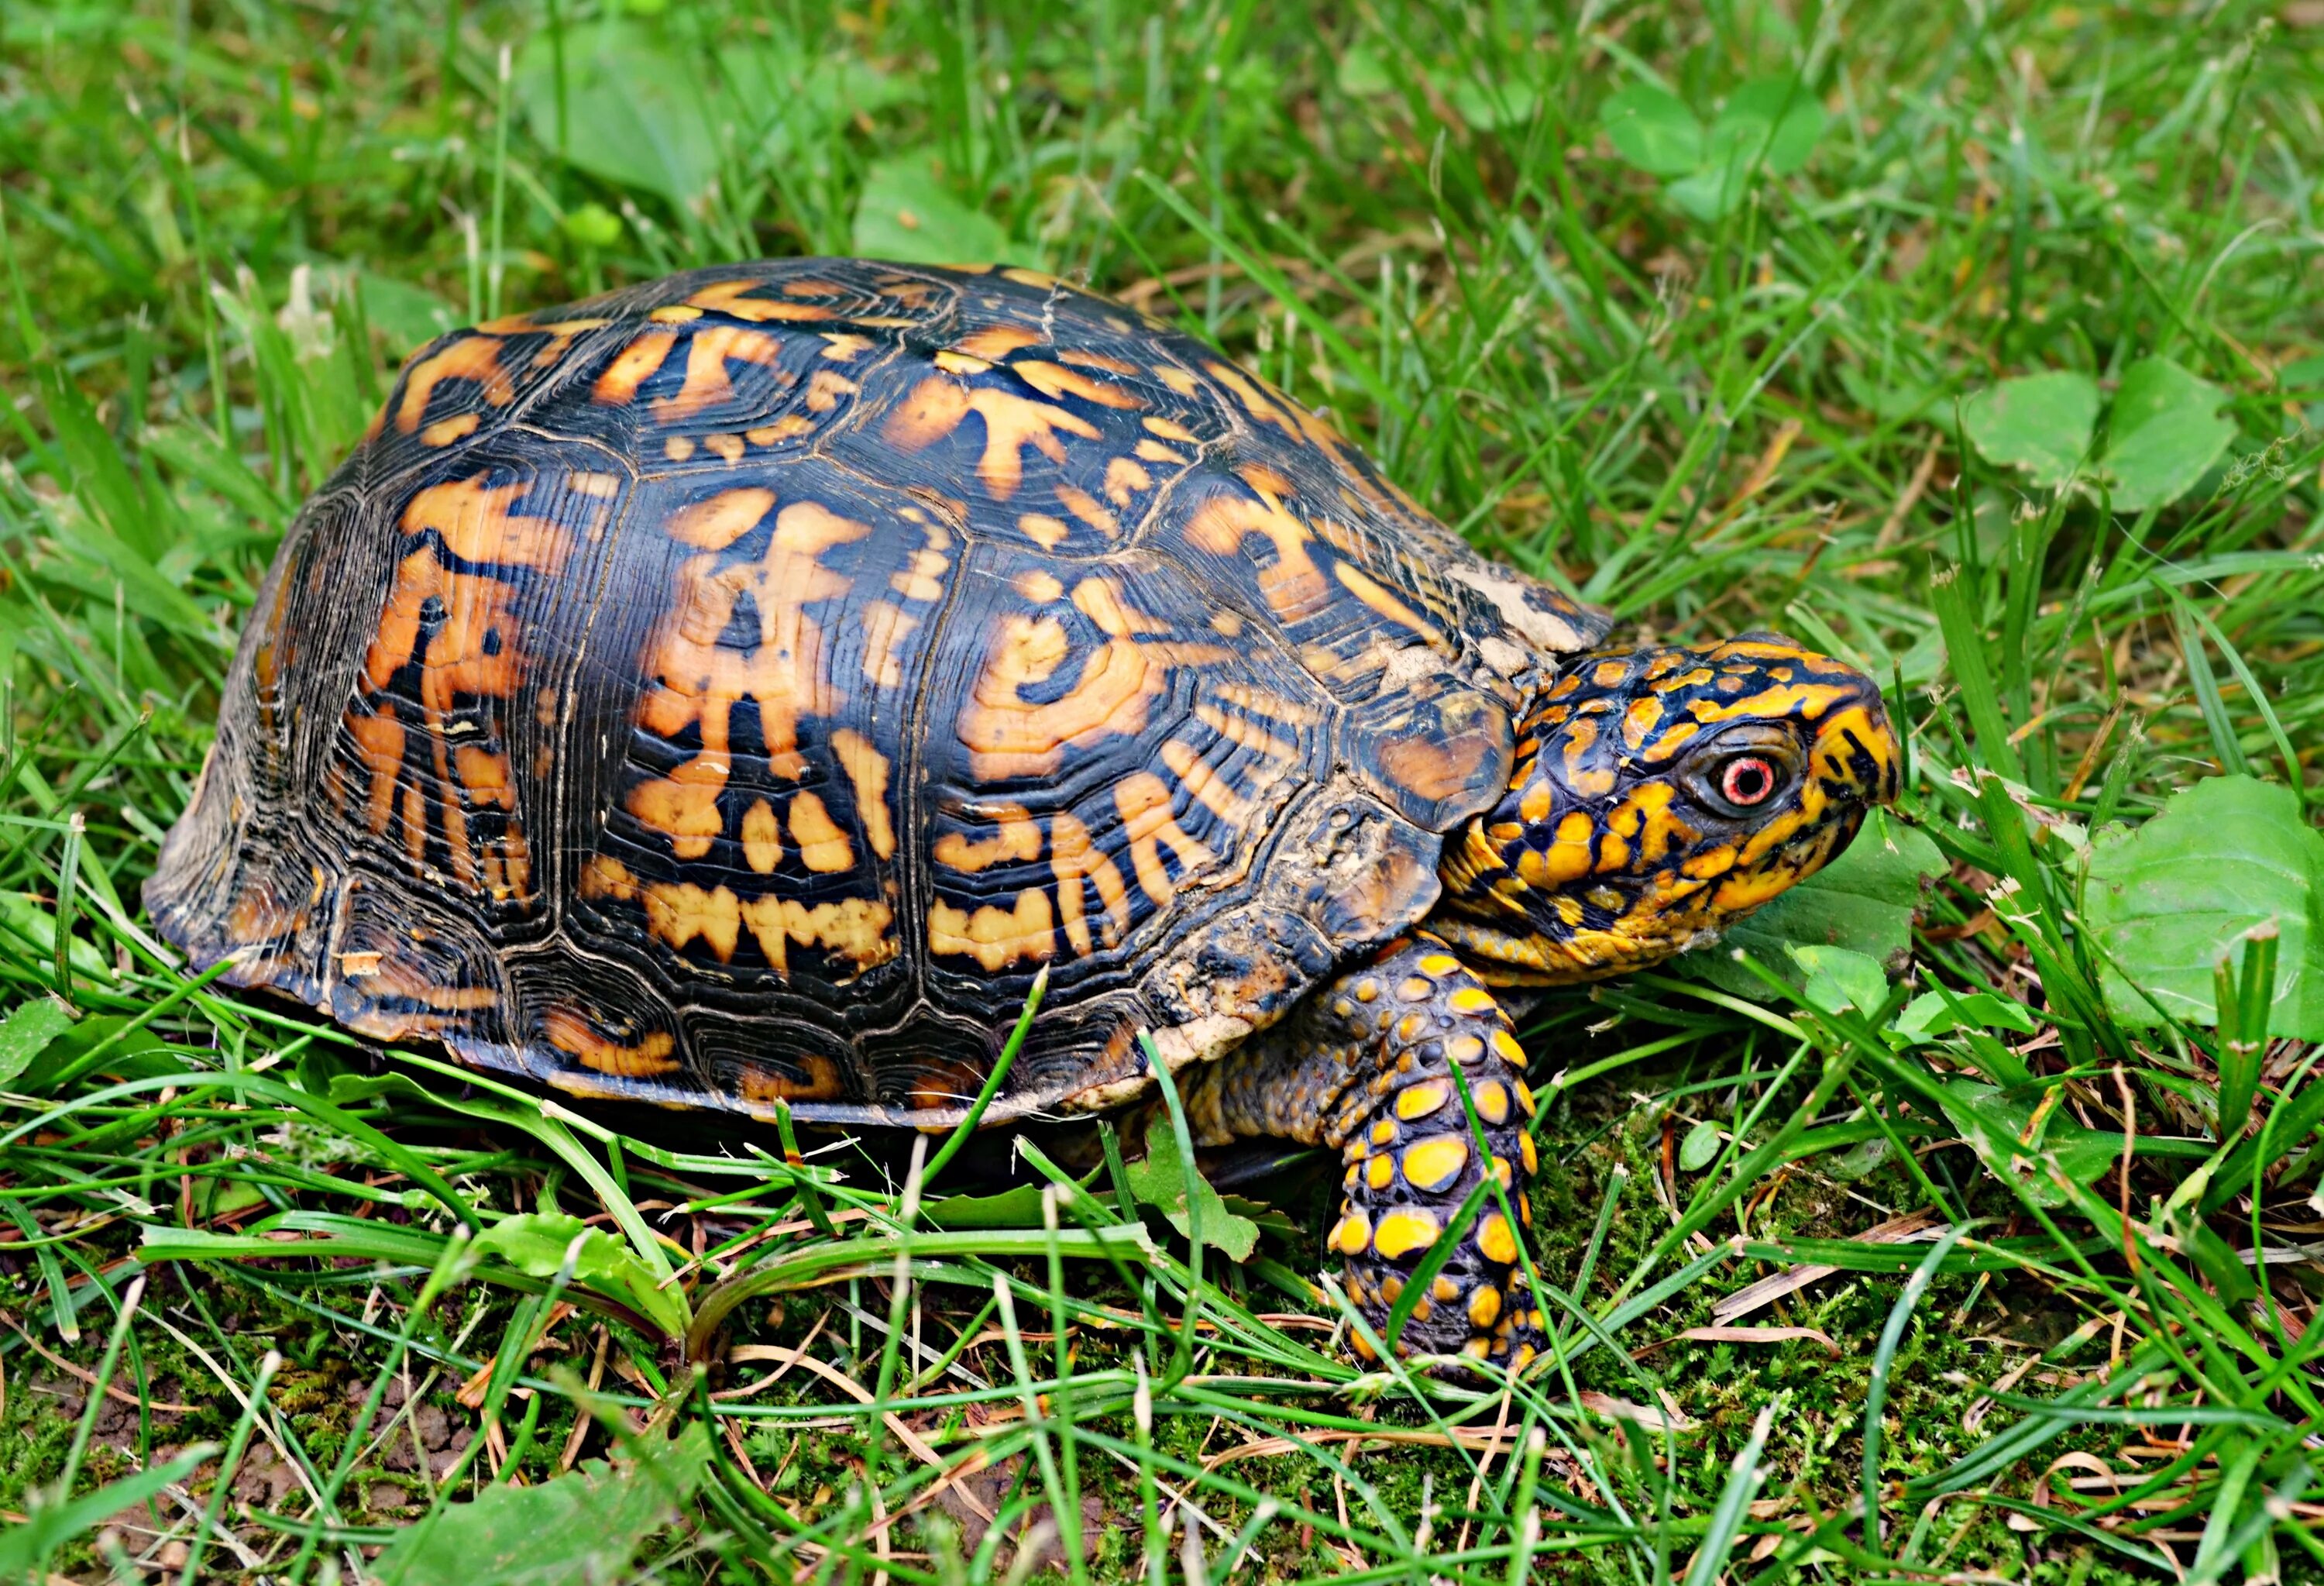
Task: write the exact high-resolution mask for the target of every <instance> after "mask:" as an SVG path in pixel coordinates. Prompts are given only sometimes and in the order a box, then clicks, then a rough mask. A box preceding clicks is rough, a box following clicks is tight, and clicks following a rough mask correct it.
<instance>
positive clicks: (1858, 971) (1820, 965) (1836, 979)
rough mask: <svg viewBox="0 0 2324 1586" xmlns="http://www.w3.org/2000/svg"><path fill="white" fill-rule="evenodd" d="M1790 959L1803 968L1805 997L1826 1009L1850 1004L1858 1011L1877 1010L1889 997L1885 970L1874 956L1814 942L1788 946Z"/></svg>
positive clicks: (1869, 1011) (1874, 1011)
mask: <svg viewBox="0 0 2324 1586" xmlns="http://www.w3.org/2000/svg"><path fill="white" fill-rule="evenodd" d="M1790 953H1791V955H1792V962H1793V963H1794V964H1798V965H1799V966H1800V968H1801V969H1802V970H1803V971H1805V972H1806V974H1807V977H1808V979H1807V985H1806V986H1805V988H1804V992H1805V995H1806V997H1807V1000H1809V1001H1811V1002H1812V1003H1814V1004H1815V1005H1816V1006H1817V1007H1818V1008H1821V1009H1822V1010H1824V1011H1825V1012H1827V1013H1837V1012H1839V1011H1840V1010H1841V1009H1843V1008H1853V1009H1855V1010H1857V1011H1858V1013H1877V1012H1879V1011H1880V1004H1881V1003H1883V1002H1884V1001H1886V1000H1887V998H1888V972H1887V971H1886V970H1885V969H1883V968H1881V967H1880V961H1879V960H1878V959H1877V958H1873V957H1870V956H1868V955H1867V954H1862V953H1858V952H1856V951H1855V950H1854V949H1852V948H1848V947H1825V946H1821V945H1816V944H1813V943H1810V944H1807V945H1798V944H1794V945H1793V946H1792V947H1791V948H1790Z"/></svg>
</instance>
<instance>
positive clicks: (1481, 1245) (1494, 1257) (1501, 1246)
mask: <svg viewBox="0 0 2324 1586" xmlns="http://www.w3.org/2000/svg"><path fill="white" fill-rule="evenodd" d="M1477 1248H1478V1249H1480V1250H1482V1251H1483V1252H1484V1254H1485V1259H1487V1260H1488V1261H1497V1262H1499V1263H1500V1264H1501V1265H1503V1266H1507V1265H1508V1264H1509V1263H1511V1262H1513V1261H1515V1260H1516V1259H1517V1235H1516V1234H1515V1233H1514V1232H1512V1231H1510V1229H1509V1220H1508V1218H1506V1217H1504V1216H1502V1215H1501V1214H1500V1213H1499V1212H1489V1213H1486V1214H1485V1220H1484V1221H1483V1222H1480V1223H1479V1224H1478V1225H1477Z"/></svg>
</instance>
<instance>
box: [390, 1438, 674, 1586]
mask: <svg viewBox="0 0 2324 1586" xmlns="http://www.w3.org/2000/svg"><path fill="white" fill-rule="evenodd" d="M709 1465H710V1434H708V1433H707V1432H705V1430H704V1429H703V1428H702V1426H701V1425H699V1424H698V1423H696V1424H689V1425H687V1428H686V1430H685V1431H684V1432H681V1433H680V1434H678V1436H676V1437H674V1438H670V1439H669V1440H667V1441H664V1440H660V1439H654V1440H650V1441H642V1442H640V1443H634V1444H632V1446H631V1449H630V1451H629V1454H628V1457H627V1458H625V1459H623V1460H622V1461H621V1462H618V1463H615V1464H611V1465H609V1464H607V1463H606V1462H604V1461H603V1460H591V1461H589V1462H587V1463H586V1464H584V1465H582V1466H581V1467H580V1468H579V1469H577V1470H575V1471H569V1472H567V1474H565V1475H562V1476H558V1477H557V1478H555V1479H554V1480H549V1481H544V1482H542V1483H540V1484H539V1486H537V1487H509V1486H493V1487H487V1488H486V1489H484V1491H483V1492H481V1493H479V1494H478V1495H477V1496H476V1497H475V1498H473V1499H471V1500H470V1501H468V1502H466V1503H457V1504H452V1505H450V1506H448V1507H447V1508H444V1509H443V1510H441V1511H440V1512H438V1514H437V1515H436V1516H435V1517H434V1518H433V1523H432V1524H431V1523H429V1522H427V1521H423V1522H421V1523H420V1525H417V1526H412V1527H411V1528H410V1530H408V1531H406V1532H404V1533H403V1534H402V1535H401V1536H400V1537H399V1538H398V1539H397V1540H396V1542H395V1543H394V1545H392V1546H391V1547H390V1548H389V1549H388V1551H387V1553H386V1554H384V1555H383V1557H382V1558H381V1559H380V1561H379V1568H378V1571H377V1573H376V1576H375V1578H376V1579H377V1580H378V1581H380V1582H381V1586H590V1583H594V1582H597V1581H607V1582H611V1581H625V1580H627V1579H629V1568H630V1563H631V1561H632V1559H633V1558H635V1557H636V1556H637V1554H638V1552H639V1551H640V1549H641V1548H642V1547H643V1546H644V1545H645V1544H646V1542H647V1540H648V1539H649V1538H650V1537H651V1536H652V1535H654V1533H656V1532H658V1531H659V1530H661V1529H662V1528H663V1527H664V1526H668V1525H669V1523H670V1522H671V1521H672V1520H674V1519H676V1518H677V1517H678V1515H679V1514H680V1512H681V1511H683V1510H684V1509H685V1508H686V1507H687V1504H689V1503H690V1502H692V1501H693V1498H694V1495H695V1493H696V1491H697V1490H698V1489H700V1488H701V1486H702V1481H703V1478H704V1476H705V1474H706V1473H707V1471H708V1470H709Z"/></svg>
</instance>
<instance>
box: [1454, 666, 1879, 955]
mask: <svg viewBox="0 0 2324 1586" xmlns="http://www.w3.org/2000/svg"><path fill="white" fill-rule="evenodd" d="M1900 758H1901V756H1900V753H1899V750H1898V746H1897V742H1896V737H1895V733H1894V732H1893V731H1891V730H1890V728H1889V725H1888V717H1887V713H1886V710H1885V709H1884V708H1883V707H1882V705H1881V700H1880V690H1879V687H1878V686H1877V684H1875V683H1874V681H1873V680H1872V679H1871V678H1868V677H1866V676H1865V675H1864V674H1863V673H1861V672H1859V671H1857V670H1856V669H1853V668H1851V667H1849V666H1846V665H1844V664H1842V663H1841V662H1839V661H1836V660H1833V659H1831V658H1830V657H1827V656H1821V655H1817V654H1815V653H1813V652H1812V651H1810V650H1803V649H1802V648H1800V646H1798V645H1797V644H1795V643H1794V642H1793V641H1790V640H1788V639H1784V638H1783V637H1781V636H1780V635H1777V634H1772V633H1748V634H1745V635H1744V636H1742V637H1741V638H1739V639H1734V640H1730V641H1728V642H1727V643H1724V644H1720V645H1715V646H1712V647H1710V648H1708V649H1675V648H1655V649H1648V650H1634V651H1628V652H1616V651H1611V650H1600V651H1596V652H1593V653H1591V654H1588V655H1582V656H1578V657H1576V658H1575V659H1573V661H1572V663H1571V664H1570V665H1569V666H1568V667H1567V668H1566V669H1565V670H1564V672H1563V675H1562V676H1561V677H1560V678H1559V680H1558V681H1557V682H1556V683H1555V684H1554V685H1553V686H1552V687H1550V688H1549V689H1548V690H1547V691H1546V692H1545V693H1544V694H1543V695H1542V696H1540V697H1539V698H1538V699H1537V700H1536V701H1535V704H1534V705H1533V706H1532V708H1531V710H1530V712H1529V713H1528V715H1526V718H1525V721H1524V724H1523V728H1522V730H1521V732H1520V733H1519V741H1518V749H1517V762H1516V767H1515V770H1514V771H1513V773H1512V777H1511V786H1510V788H1509V790H1508V795H1507V796H1506V797H1505V798H1502V799H1501V801H1500V803H1499V806H1498V807H1495V808H1493V809H1491V810H1489V811H1487V812H1486V813H1485V814H1483V815H1481V816H1478V817H1477V818H1476V819H1474V820H1473V821H1471V822H1470V823H1469V825H1468V826H1467V828H1466V829H1465V831H1463V832H1461V833H1456V834H1454V835H1453V836H1452V840H1451V841H1450V842H1448V843H1447V844H1446V853H1445V859H1444V863H1443V874H1444V883H1445V889H1444V900H1443V905H1442V906H1441V907H1440V910H1439V912H1438V914H1437V916H1436V917H1435V918H1434V919H1433V920H1432V921H1431V922H1430V927H1429V928H1430V929H1431V930H1432V931H1434V932H1436V933H1437V934H1439V935H1441V936H1443V937H1444V938H1445V939H1446V940H1447V941H1448V942H1450V943H1452V945H1454V946H1455V947H1458V948H1462V949H1464V950H1465V951H1466V952H1467V953H1468V954H1470V955H1471V957H1472V958H1474V959H1475V960H1478V961H1480V968H1482V969H1485V970H1486V971H1487V973H1490V972H1491V970H1493V969H1499V970H1501V971H1502V972H1503V973H1505V975H1506V977H1507V978H1508V979H1509V980H1512V981H1521V982H1535V983H1544V982H1566V981H1582V980H1596V979H1599V978H1600V977H1602V976H1605V975H1610V974H1619V973H1624V972H1625V971H1628V970H1633V969H1639V968H1644V967H1645V966H1646V965H1648V964H1655V963H1657V962H1659V961H1661V960H1662V959H1665V958H1667V957H1669V956H1670V955H1671V954H1674V953H1678V952H1682V951H1683V950H1684V949H1686V948H1688V947H1690V946H1694V945H1699V944H1701V943H1703V942H1707V941H1709V940H1710V939H1711V938H1712V937H1713V936H1717V935H1718V933H1719V932H1720V931H1722V930H1724V929H1725V928H1726V927H1729V926H1730V925H1733V924H1734V923H1735V922H1736V921H1737V920H1739V919H1741V918H1742V917H1745V916H1746V915H1748V914H1749V913H1750V912H1751V911H1752V910H1753V909H1755V908H1758V907H1759V906H1760V905H1761V904H1763V903H1765V902H1766V901H1767V900H1768V899H1771V898H1773V897H1775V895H1776V894H1777V893H1779V892H1781V891H1783V890H1784V889H1785V888H1787V887H1790V886H1791V885H1792V884H1793V883H1794V882H1796V881H1802V880H1803V879H1805V878H1806V877H1808V876H1811V875H1813V874H1814V873H1815V872H1816V871H1819V870H1821V869H1822V868H1823V866H1824V865H1825V864H1827V863H1828V862H1831V860H1832V859H1833V858H1834V857H1835V856H1836V855H1838V854H1839V853H1840V851H1841V850H1842V849H1844V848H1846V847H1847V846H1848V844H1849V840H1850V839H1851V838H1853V837H1854V836H1855V835H1856V831H1857V828H1858V826H1859V825H1862V824H1863V821H1864V814H1865V811H1866V810H1867V809H1868V808H1870V807H1872V806H1874V805H1876V804H1886V803H1887V802H1889V801H1890V800H1892V799H1893V798H1895V796H1896V790H1897V779H1898V771H1899V762H1900Z"/></svg>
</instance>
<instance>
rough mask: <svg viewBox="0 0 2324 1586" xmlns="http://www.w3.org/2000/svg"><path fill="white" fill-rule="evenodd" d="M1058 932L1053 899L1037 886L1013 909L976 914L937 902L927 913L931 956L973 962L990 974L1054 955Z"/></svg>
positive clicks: (982, 910) (1020, 895) (986, 909)
mask: <svg viewBox="0 0 2324 1586" xmlns="http://www.w3.org/2000/svg"><path fill="white" fill-rule="evenodd" d="M928 952H929V953H930V954H932V955H933V956H936V957H939V958H945V957H967V958H973V959H975V960H976V962H977V963H978V964H981V965H982V966H983V967H984V968H985V969H986V970H987V971H988V972H990V971H995V970H1001V969H1006V968H1007V967H1008V966H1009V965H1010V964H1015V963H1017V962H1018V961H1019V959H1028V958H1029V959H1037V960H1038V959H1047V958H1049V957H1052V956H1054V955H1055V954H1056V917H1055V915H1054V914H1053V912H1052V911H1051V909H1050V906H1049V895H1048V894H1047V892H1045V891H1042V890H1040V889H1039V888H1037V887H1028V888H1027V889H1025V890H1023V891H1021V892H1019V893H1018V894H1017V901H1016V903H1015V904H1014V906H1013V907H1011V908H993V907H992V906H991V905H990V904H986V905H983V906H982V907H980V908H978V909H977V910H976V911H975V912H974V913H973V914H972V913H970V912H968V911H967V910H966V909H961V908H953V907H952V906H951V905H950V904H947V903H935V904H931V905H930V906H929V908H928Z"/></svg>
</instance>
